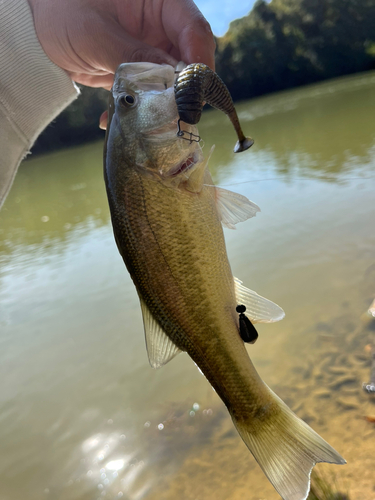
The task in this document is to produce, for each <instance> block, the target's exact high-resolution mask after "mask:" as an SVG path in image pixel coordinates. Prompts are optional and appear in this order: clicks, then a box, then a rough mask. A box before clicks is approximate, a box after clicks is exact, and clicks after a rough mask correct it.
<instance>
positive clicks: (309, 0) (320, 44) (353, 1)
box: [216, 0, 375, 99]
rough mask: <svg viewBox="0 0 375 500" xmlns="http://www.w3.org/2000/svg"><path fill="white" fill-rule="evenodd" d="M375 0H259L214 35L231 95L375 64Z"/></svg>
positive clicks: (278, 87)
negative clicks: (218, 33)
mask: <svg viewBox="0 0 375 500" xmlns="http://www.w3.org/2000/svg"><path fill="white" fill-rule="evenodd" d="M374 26H375V0H273V1H272V2H271V3H266V2H265V1H264V0H258V1H257V2H256V4H255V5H254V8H253V10H252V11H251V12H250V14H249V15H248V16H246V17H244V18H242V19H239V20H236V21H234V22H233V23H231V25H230V28H229V31H228V32H227V33H226V35H225V36H224V37H222V38H220V39H218V40H217V57H216V64H217V66H216V69H217V72H218V73H219V74H220V76H221V77H222V78H223V80H224V81H225V82H226V84H227V85H228V88H229V90H230V92H231V93H232V95H233V97H234V98H235V99H240V98H241V99H242V98H248V97H252V96H257V95H261V94H265V93H268V92H274V91H278V90H282V89H286V88H290V87H296V86H298V85H303V84H307V83H313V82H316V81H319V80H323V79H327V78H334V77H337V76H341V75H347V74H350V73H356V72H358V71H366V70H370V69H374V68H375V30H374Z"/></svg>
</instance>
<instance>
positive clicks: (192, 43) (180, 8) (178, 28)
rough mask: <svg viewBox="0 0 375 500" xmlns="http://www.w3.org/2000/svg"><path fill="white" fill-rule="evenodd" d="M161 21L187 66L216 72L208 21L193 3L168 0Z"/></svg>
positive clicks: (214, 45)
mask: <svg viewBox="0 0 375 500" xmlns="http://www.w3.org/2000/svg"><path fill="white" fill-rule="evenodd" d="M162 22H163V27H164V30H165V33H166V35H167V36H168V38H169V39H170V41H171V42H172V43H173V45H174V46H175V47H176V49H177V50H178V51H179V53H180V55H181V59H182V60H183V61H184V62H185V63H187V64H191V63H197V62H201V63H204V64H207V66H209V67H210V68H211V69H212V70H215V47H216V44H215V40H214V36H213V33H212V31H211V27H210V25H209V23H208V21H207V20H206V19H205V18H204V16H203V14H202V13H201V11H200V10H199V9H198V7H197V6H196V5H195V3H194V2H193V1H192V0H165V1H164V3H163V12H162Z"/></svg>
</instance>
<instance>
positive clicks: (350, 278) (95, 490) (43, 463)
mask: <svg viewBox="0 0 375 500" xmlns="http://www.w3.org/2000/svg"><path fill="white" fill-rule="evenodd" d="M238 112H239V116H240V119H241V122H242V125H243V128H244V130H245V132H247V133H248V134H249V135H252V136H253V137H254V139H255V145H254V146H253V147H252V148H251V150H249V151H248V152H246V153H243V154H241V155H234V154H233V153H232V149H233V146H234V143H235V136H234V132H233V130H232V128H231V125H230V123H229V121H228V119H227V118H226V117H225V116H224V115H223V114H221V113H219V112H217V111H215V110H213V111H210V112H207V113H205V114H204V117H203V119H202V121H201V124H200V127H199V130H200V134H201V136H202V138H203V140H204V142H205V146H204V151H205V152H206V154H208V152H209V150H210V147H211V145H212V144H215V143H216V149H215V151H214V153H213V155H212V158H211V160H210V165H211V171H212V174H213V178H214V180H215V182H216V184H218V185H220V186H223V187H226V188H227V189H232V190H234V191H236V192H239V193H241V194H243V195H245V196H247V197H248V198H250V199H251V200H252V201H254V202H256V203H257V204H258V205H259V206H260V207H261V209H262V212H261V213H260V214H258V215H257V217H256V218H253V219H251V220H249V221H247V222H245V223H242V224H239V225H238V229H237V230H236V231H231V230H225V236H226V241H227V247H228V254H229V258H230V261H231V264H232V269H233V274H234V275H235V276H238V277H239V278H240V279H241V280H243V281H244V284H245V285H246V286H248V287H250V288H252V289H254V290H256V291H257V292H258V293H260V294H261V295H264V296H266V297H267V298H269V299H271V300H273V301H274V302H276V303H278V304H279V305H281V306H282V307H283V308H284V310H285V312H286V317H285V319H284V320H283V321H281V322H279V323H277V324H272V325H261V326H260V327H259V328H258V330H259V339H258V341H257V343H256V344H255V345H253V346H249V347H248V351H249V353H250V355H251V357H252V359H253V361H254V364H255V366H256V368H257V370H258V371H259V373H260V375H261V376H262V378H263V379H264V380H265V381H266V382H267V384H268V385H270V386H271V388H273V390H275V392H277V393H278V395H279V396H280V397H282V398H283V399H284V400H285V401H286V402H287V403H288V404H289V405H290V406H291V407H292V408H293V409H294V410H295V411H296V413H297V414H298V415H299V416H300V417H302V418H304V419H305V420H306V421H307V422H308V423H309V424H310V425H311V426H312V427H313V428H314V429H315V430H316V431H317V432H319V433H320V434H321V435H322V436H323V437H324V438H325V439H327V440H328V441H329V442H330V443H331V444H332V445H333V446H334V447H335V448H336V449H337V450H338V451H339V452H340V453H341V454H342V455H343V456H344V457H345V458H346V460H347V461H348V464H347V465H345V466H332V465H328V464H321V465H319V466H317V468H316V469H317V470H318V472H319V474H322V475H323V476H324V477H326V478H328V479H329V481H332V482H334V483H335V484H336V486H337V488H338V489H339V490H340V491H344V492H346V493H349V495H350V498H361V499H370V498H371V499H372V498H373V497H374V495H375V492H374V485H375V479H374V475H373V471H374V470H375V454H374V449H375V424H374V423H371V422H369V421H367V420H366V419H365V418H364V417H366V416H371V415H375V404H374V403H375V400H374V398H371V396H369V395H368V394H365V393H364V392H363V391H362V383H363V382H367V381H368V380H369V379H370V347H369V344H370V343H371V342H372V339H373V336H374V335H375V333H374V329H373V324H372V323H371V321H370V318H369V317H368V316H366V314H365V312H366V310H367V309H368V307H369V306H370V304H371V302H372V300H373V299H374V298H375V195H374V191H375V120H374V116H375V73H368V74H364V75H360V76H354V77H348V78H345V79H340V80H336V81H330V82H326V83H323V84H319V85H315V86H310V87H305V88H302V89H297V90H294V91H288V92H283V93H280V94H275V95H271V96H267V97H264V98H259V99H256V100H250V101H247V102H242V103H240V104H239V105H238ZM0 380H1V390H0V500H19V499H21V498H25V499H26V498H27V499H28V500H40V499H46V500H66V499H69V500H96V499H103V498H104V499H110V500H112V499H118V498H123V499H127V500H140V499H145V500H163V499H165V500H172V499H173V500H175V499H177V498H179V499H184V500H211V499H212V500H213V499H215V500H237V499H248V500H265V499H267V500H275V499H277V498H279V497H278V495H277V494H276V492H275V491H274V490H273V488H272V487H271V486H270V485H269V483H268V481H267V480H266V479H265V478H264V476H263V473H262V472H261V470H260V468H259V467H258V466H257V464H256V463H255V461H254V459H253V458H252V456H251V455H250V453H249V452H248V451H247V449H246V447H245V445H244V444H243V443H242V441H241V440H240V438H239V437H238V435H237V433H236V431H235V430H234V428H233V425H232V423H231V419H230V417H229V415H228V413H227V411H226V409H225V408H224V406H223V404H222V403H221V401H220V400H219V399H218V397H217V396H216V394H215V393H214V392H213V390H212V389H211V388H210V386H209V384H208V383H207V381H206V380H205V378H204V377H203V376H202V375H201V374H200V372H199V371H198V370H197V368H196V366H195V365H194V363H193V362H192V361H191V360H190V359H189V357H188V356H187V355H186V354H180V355H179V356H178V357H177V358H175V359H174V360H172V361H171V362H170V363H169V364H168V365H166V366H165V367H163V368H162V369H160V370H157V371H155V370H153V369H152V368H151V367H150V366H149V364H148V360H147V354H146V349H145V343H144V338H143V327H142V318H141V312H140V307H139V304H138V298H137V295H136V292H135V289H134V287H133V285H132V282H131V280H130V278H129V275H128V273H127V271H126V269H125V267H124V264H123V262H122V260H121V258H120V256H119V254H118V252H117V249H116V246H115V242H114V238H113V234H112V229H111V224H110V218H109V211H108V206H107V201H106V194H105V188H104V183H103V179H102V143H96V144H90V145H87V146H84V147H80V148H77V149H71V150H68V151H62V152H57V153H53V154H50V155H46V156H43V157H37V158H32V159H30V160H28V161H27V162H25V163H24V164H22V165H21V167H20V170H19V173H18V175H17V177H16V181H15V183H14V186H13V187H12V190H11V192H10V194H9V196H8V198H7V200H6V203H5V205H4V207H3V209H2V210H1V212H0Z"/></svg>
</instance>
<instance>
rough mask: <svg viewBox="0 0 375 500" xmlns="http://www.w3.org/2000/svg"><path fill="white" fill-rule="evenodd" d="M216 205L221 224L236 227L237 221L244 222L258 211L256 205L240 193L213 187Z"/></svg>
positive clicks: (230, 227) (231, 227)
mask: <svg viewBox="0 0 375 500" xmlns="http://www.w3.org/2000/svg"><path fill="white" fill-rule="evenodd" d="M214 189H215V197H216V207H217V210H218V212H219V216H220V218H221V223H222V224H223V226H225V227H228V228H229V229H236V228H235V226H234V225H235V224H237V222H244V221H245V220H247V219H250V218H251V217H254V216H255V215H256V214H257V212H260V208H259V207H258V205H256V204H255V203H253V202H252V201H250V200H248V199H247V198H246V196H242V194H238V193H233V191H228V190H227V189H223V188H218V187H215V188H214Z"/></svg>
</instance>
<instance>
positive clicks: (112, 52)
mask: <svg viewBox="0 0 375 500" xmlns="http://www.w3.org/2000/svg"><path fill="white" fill-rule="evenodd" d="M96 36H97V40H100V48H98V52H97V53H96V56H95V57H96V58H97V62H96V64H95V65H94V64H93V63H92V64H93V65H94V66H96V67H100V68H101V69H103V70H104V71H107V72H108V73H115V71H116V69H117V67H118V66H119V65H120V64H121V63H125V62H153V63H157V64H163V63H164V64H170V65H171V66H176V65H177V63H178V61H177V60H176V59H175V58H174V57H172V56H171V55H170V54H168V53H167V52H165V51H164V50H161V49H158V48H155V47H152V46H151V45H148V44H146V43H143V42H140V41H139V40H137V39H135V38H133V37H132V36H130V35H129V34H128V33H126V32H124V30H123V28H121V27H120V26H118V25H114V29H113V30H110V29H108V26H107V27H106V30H105V33H104V32H103V33H102V34H101V35H99V36H98V34H96Z"/></svg>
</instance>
